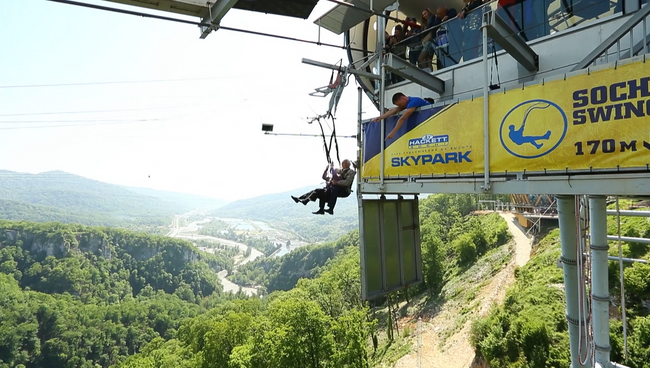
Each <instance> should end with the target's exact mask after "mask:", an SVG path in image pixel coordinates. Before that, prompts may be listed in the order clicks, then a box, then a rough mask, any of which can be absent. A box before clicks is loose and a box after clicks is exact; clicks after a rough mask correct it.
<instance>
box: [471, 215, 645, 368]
mask: <svg viewBox="0 0 650 368" xmlns="http://www.w3.org/2000/svg"><path fill="white" fill-rule="evenodd" d="M622 205H623V208H625V207H624V203H622ZM609 209H613V205H610V208H609ZM645 210H648V208H645ZM607 226H608V233H609V234H616V232H617V223H616V218H615V217H609V218H608V224H607ZM620 226H621V235H622V236H629V237H645V238H648V237H650V222H648V221H647V219H646V218H643V217H621V224H620ZM609 247H610V249H609V255H610V256H615V257H618V254H619V253H618V252H619V250H618V244H617V242H609ZM621 253H622V255H623V257H628V258H636V259H645V260H646V261H650V248H649V247H648V246H647V245H646V244H641V243H623V244H622V247H621ZM560 256H561V245H560V232H559V229H554V230H553V231H551V232H550V233H549V234H548V235H547V236H546V237H545V238H544V239H543V240H542V241H541V242H540V243H539V245H537V247H536V248H535V249H534V254H533V256H532V257H531V260H530V262H528V264H527V265H526V266H524V267H522V268H521V269H518V270H517V272H516V273H515V276H516V281H515V284H514V285H513V286H512V287H511V288H510V289H509V290H508V291H507V294H506V301H505V303H504V305H501V306H494V307H493V308H492V309H491V310H490V313H489V315H488V316H487V317H486V318H485V319H483V320H480V321H477V322H475V323H474V325H473V327H472V334H471V340H472V343H473V345H474V347H475V349H476V352H477V353H478V355H479V356H481V357H482V358H483V359H484V360H485V361H486V363H487V364H489V366H492V367H530V368H546V367H561V368H564V367H569V365H570V363H571V361H570V360H571V359H570V353H569V351H570V350H569V336H568V332H567V322H566V316H565V311H566V297H565V290H564V277H563V274H562V272H563V271H562V269H561V268H558V267H557V261H558V259H560ZM623 266H624V271H623V274H624V284H623V285H624V290H625V302H626V306H625V307H626V308H625V309H626V313H627V316H626V321H625V322H626V323H627V354H626V352H625V342H624V334H623V323H624V321H623V318H622V305H621V285H620V273H619V272H620V269H619V263H618V262H609V263H608V268H609V295H610V308H609V317H610V334H609V335H610V345H611V347H612V350H611V360H612V361H614V362H619V363H623V364H624V365H625V366H628V367H631V368H647V367H649V366H650V266H649V265H648V264H642V263H627V262H626V263H624V264H623Z"/></svg>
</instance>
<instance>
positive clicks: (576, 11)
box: [391, 0, 645, 69]
mask: <svg viewBox="0 0 650 368" xmlns="http://www.w3.org/2000/svg"><path fill="white" fill-rule="evenodd" d="M510 2H514V4H510V5H503V4H505V3H506V2H505V1H501V0H497V1H492V2H490V3H488V4H485V5H483V6H481V7H479V8H477V9H475V10H473V11H472V12H469V13H468V14H466V15H465V17H464V18H463V19H461V18H460V17H455V18H453V19H450V20H448V21H446V22H444V23H442V24H440V25H439V26H436V27H433V28H430V29H427V30H424V31H422V32H421V33H419V34H417V35H415V36H411V37H409V38H407V39H404V40H403V41H401V42H399V43H398V44H396V45H395V46H393V48H392V50H391V52H393V51H394V52H395V53H396V54H398V55H399V54H404V53H405V51H406V50H404V49H407V50H408V51H407V52H406V58H407V60H409V61H410V62H411V63H413V64H416V61H417V59H418V56H419V54H420V53H421V52H422V39H423V37H425V35H426V34H428V33H430V34H432V35H433V38H432V41H433V42H432V45H431V46H433V49H434V50H435V57H434V61H433V66H434V69H442V68H446V67H450V66H453V65H456V64H459V63H461V62H466V61H469V60H472V59H474V58H477V57H479V56H480V55H482V52H483V51H482V47H483V45H482V39H481V31H480V27H481V18H482V17H481V15H482V13H483V12H484V11H487V10H493V11H495V12H496V14H497V15H499V16H500V17H501V18H502V19H503V20H505V21H506V22H507V23H508V24H509V25H510V27H511V28H512V29H513V30H515V31H516V32H517V34H519V35H520V36H521V37H522V38H523V39H524V40H525V41H532V40H535V39H539V38H541V37H544V36H547V35H551V34H554V33H557V32H560V31H562V30H565V29H569V28H572V27H575V26H578V25H581V24H585V23H587V22H590V21H593V20H596V19H600V18H603V17H605V16H608V15H611V14H614V13H619V12H621V11H622V3H623V0H614V1H611V0H523V1H521V0H515V1H508V3H510ZM644 2H645V1H644ZM492 45H494V43H490V45H489V46H488V47H490V48H491V50H488V51H490V52H492V51H493V50H494V51H498V50H500V48H499V46H498V45H494V46H492ZM425 47H430V46H425Z"/></svg>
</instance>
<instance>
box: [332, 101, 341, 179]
mask: <svg viewBox="0 0 650 368" xmlns="http://www.w3.org/2000/svg"><path fill="white" fill-rule="evenodd" d="M330 117H331V118H332V137H334V147H335V148H336V161H338V163H339V167H341V158H340V157H339V141H338V139H337V138H336V121H335V119H334V115H332V114H330ZM331 148H332V141H331V139H330V149H331Z"/></svg>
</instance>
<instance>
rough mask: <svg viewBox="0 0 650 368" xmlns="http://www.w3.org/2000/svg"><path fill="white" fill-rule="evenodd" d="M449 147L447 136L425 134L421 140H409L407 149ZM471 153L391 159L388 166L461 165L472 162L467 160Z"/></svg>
mask: <svg viewBox="0 0 650 368" xmlns="http://www.w3.org/2000/svg"><path fill="white" fill-rule="evenodd" d="M448 145H449V135H447V134H444V135H432V134H425V135H424V136H422V137H421V138H414V139H409V149H420V148H431V147H440V146H448ZM470 153H472V151H456V152H444V153H436V154H428V155H417V156H413V155H405V156H398V157H393V158H392V159H391V160H390V165H391V166H392V167H402V166H423V165H435V164H450V163H457V164H460V163H463V162H472V159H470V158H469V154H470Z"/></svg>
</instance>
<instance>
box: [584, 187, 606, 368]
mask: <svg viewBox="0 0 650 368" xmlns="http://www.w3.org/2000/svg"><path fill="white" fill-rule="evenodd" d="M606 199H607V197H605V196H591V197H589V218H590V224H589V228H590V229H591V236H590V239H591V240H590V248H591V303H592V304H591V305H592V308H593V310H592V318H593V326H594V330H593V331H594V345H595V348H596V363H600V364H602V366H603V367H608V366H609V362H610V358H609V352H610V350H611V347H610V345H609V284H608V282H609V280H608V269H607V251H608V250H609V245H608V244H607V213H606V212H605V211H606V210H607V203H606Z"/></svg>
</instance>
